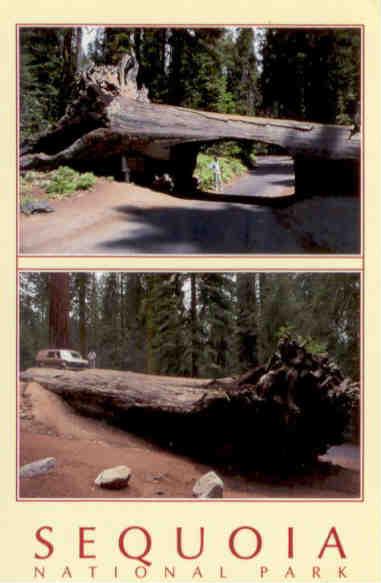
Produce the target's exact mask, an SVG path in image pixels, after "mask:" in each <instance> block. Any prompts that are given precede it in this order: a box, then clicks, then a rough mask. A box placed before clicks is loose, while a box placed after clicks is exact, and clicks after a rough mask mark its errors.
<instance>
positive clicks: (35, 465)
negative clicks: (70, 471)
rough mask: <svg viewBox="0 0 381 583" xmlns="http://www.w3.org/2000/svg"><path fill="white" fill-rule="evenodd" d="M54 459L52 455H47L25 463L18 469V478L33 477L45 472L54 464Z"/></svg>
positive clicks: (53, 466)
mask: <svg viewBox="0 0 381 583" xmlns="http://www.w3.org/2000/svg"><path fill="white" fill-rule="evenodd" d="M56 463H57V462H56V459H55V458H54V457H47V458H44V459H41V460H36V461H35V462H31V463H30V464H25V466H22V467H21V469H20V478H33V477H34V476H40V475H41V474H46V473H47V472H49V471H50V470H52V469H53V468H55V466H56Z"/></svg>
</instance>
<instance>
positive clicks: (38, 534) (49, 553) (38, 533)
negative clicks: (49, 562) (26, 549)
mask: <svg viewBox="0 0 381 583" xmlns="http://www.w3.org/2000/svg"><path fill="white" fill-rule="evenodd" d="M43 530H47V531H48V532H53V529H52V527H51V526H40V528H39V529H38V530H37V531H36V539H37V540H38V542H39V543H41V544H42V545H44V546H45V547H46V548H47V549H48V551H47V553H46V555H39V554H38V553H34V558H35V559H49V557H51V556H52V554H53V551H54V546H53V545H52V543H51V542H49V541H48V540H47V539H46V538H44V537H43V536H42V535H41V533H42V531H43Z"/></svg>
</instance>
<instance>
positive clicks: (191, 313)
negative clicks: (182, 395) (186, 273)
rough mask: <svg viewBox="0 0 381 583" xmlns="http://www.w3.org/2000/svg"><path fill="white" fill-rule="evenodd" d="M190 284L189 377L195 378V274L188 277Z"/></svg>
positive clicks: (196, 371) (196, 368) (196, 373)
mask: <svg viewBox="0 0 381 583" xmlns="http://www.w3.org/2000/svg"><path fill="white" fill-rule="evenodd" d="M190 278H191V280H190V284H191V306H190V315H191V342H192V349H191V375H192V377H196V376H197V375H198V366H197V292H196V274H195V273H191V276H190Z"/></svg>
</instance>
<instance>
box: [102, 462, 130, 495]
mask: <svg viewBox="0 0 381 583" xmlns="http://www.w3.org/2000/svg"><path fill="white" fill-rule="evenodd" d="M131 474H132V472H131V470H130V468H128V467H127V466H115V467H114V468H108V469H107V470H103V472H101V473H100V474H99V476H98V477H97V478H96V480H95V482H94V484H95V485H96V486H99V487H100V488H109V489H111V490H120V489H121V488H125V487H126V486H127V484H128V482H129V480H130V478H131Z"/></svg>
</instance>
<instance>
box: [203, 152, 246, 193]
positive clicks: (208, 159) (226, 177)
mask: <svg viewBox="0 0 381 583" xmlns="http://www.w3.org/2000/svg"><path fill="white" fill-rule="evenodd" d="M218 160H219V163H220V168H221V176H222V181H223V182H229V181H230V180H232V179H233V178H234V177H235V176H240V175H241V174H244V173H245V172H246V167H245V166H244V165H243V164H242V162H240V161H239V160H237V159H236V158H218ZM212 162H213V156H208V155H207V154H199V155H198V157H197V164H196V169H195V174H197V176H198V177H199V178H200V181H201V188H202V189H204V190H209V189H212V188H213V187H214V173H213V170H212V169H211V168H210V165H211V164H212Z"/></svg>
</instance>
